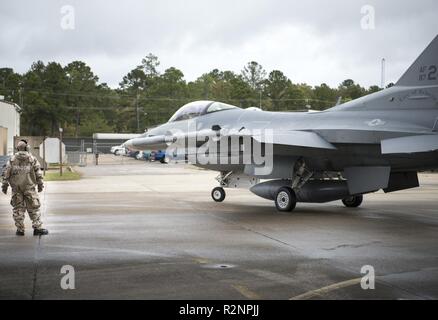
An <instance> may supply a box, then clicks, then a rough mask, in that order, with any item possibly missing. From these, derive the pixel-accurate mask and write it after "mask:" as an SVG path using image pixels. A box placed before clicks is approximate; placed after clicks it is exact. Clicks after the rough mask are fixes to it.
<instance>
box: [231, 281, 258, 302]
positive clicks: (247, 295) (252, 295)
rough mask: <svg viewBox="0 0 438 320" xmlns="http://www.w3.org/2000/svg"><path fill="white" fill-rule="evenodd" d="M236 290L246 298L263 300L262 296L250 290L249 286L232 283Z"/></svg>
mask: <svg viewBox="0 0 438 320" xmlns="http://www.w3.org/2000/svg"><path fill="white" fill-rule="evenodd" d="M231 286H232V287H233V288H234V289H235V290H237V291H238V292H239V293H240V294H241V295H243V296H244V297H245V298H248V299H251V300H261V299H262V298H261V297H260V296H259V295H258V294H257V293H255V292H254V291H252V290H250V289H249V288H247V287H245V286H242V285H239V284H232V285H231Z"/></svg>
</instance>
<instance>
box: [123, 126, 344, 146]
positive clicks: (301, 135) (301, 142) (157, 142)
mask: <svg viewBox="0 0 438 320" xmlns="http://www.w3.org/2000/svg"><path fill="white" fill-rule="evenodd" d="M197 134H200V135H199V137H205V136H213V137H215V138H217V139H222V138H226V137H232V136H250V137H252V138H253V139H254V140H256V141H257V142H259V143H267V144H273V145H283V146H290V147H306V148H315V149H329V150H335V149H336V147H335V146H334V145H332V144H331V143H330V142H328V141H327V140H325V139H323V138H322V137H321V136H320V135H318V134H317V133H315V132H310V131H295V130H290V131H281V132H275V131H273V132H272V134H269V133H265V134H263V135H257V134H255V135H252V134H250V133H248V132H247V131H243V132H235V131H234V132H229V133H225V134H219V133H217V132H214V131H210V130H205V131H201V132H198V133H196V132H194V133H189V134H187V135H159V136H151V137H143V138H135V139H132V140H130V141H128V142H127V143H125V145H126V146H127V147H128V148H133V149H138V150H142V149H143V150H145V149H165V148H167V147H168V146H170V145H171V144H172V143H173V142H175V141H177V140H178V141H181V138H195V137H196V135H197Z"/></svg>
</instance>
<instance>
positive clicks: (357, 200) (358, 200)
mask: <svg viewBox="0 0 438 320" xmlns="http://www.w3.org/2000/svg"><path fill="white" fill-rule="evenodd" d="M362 201H363V195H359V196H351V197H348V198H345V199H342V203H343V204H344V206H346V207H347V208H357V207H359V206H360V205H361V204H362Z"/></svg>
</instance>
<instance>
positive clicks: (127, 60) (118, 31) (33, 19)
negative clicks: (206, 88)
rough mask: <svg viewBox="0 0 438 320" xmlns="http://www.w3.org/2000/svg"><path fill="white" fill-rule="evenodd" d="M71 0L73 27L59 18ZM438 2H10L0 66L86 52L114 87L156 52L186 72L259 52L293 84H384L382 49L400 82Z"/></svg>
mask: <svg viewBox="0 0 438 320" xmlns="http://www.w3.org/2000/svg"><path fill="white" fill-rule="evenodd" d="M67 4H68V5H72V6H73V7H74V9H75V17H76V19H75V20H76V21H75V22H76V28H75V30H63V29H62V28H61V26H60V21H61V17H62V14H61V12H60V10H61V7H62V6H63V5H67ZM363 5H372V6H374V7H375V13H376V29H375V30H362V29H361V27H360V21H361V18H362V14H361V12H360V9H361V7H362V6H363ZM437 9H438V3H437V2H436V1H435V0H419V1H415V2H404V3H401V2H400V1H395V0H391V1H384V2H383V1H377V0H374V1H368V0H364V1H351V0H342V1H323V0H321V1H316V0H310V1H309V0H308V1H305V2H304V1H299V2H293V1H281V0H278V1H268V0H239V1H236V0H234V1H230V0H222V1H209V0H189V1H177V0H173V1H170V0H164V1H163V0H161V1H135V0H125V1H123V2H120V1H103V0H100V1H79V0H73V1H64V0H52V1H45V2H41V1H25V0H19V1H13V2H12V1H11V2H7V3H2V7H1V12H0V30H1V32H0V66H10V67H13V68H14V69H16V70H17V71H19V72H24V71H26V70H27V69H28V68H29V66H30V64H31V63H32V62H33V61H36V60H43V61H45V62H47V61H60V62H61V63H68V62H70V61H72V60H77V59H79V60H83V61H85V62H86V63H88V64H89V65H90V66H91V67H92V68H93V70H94V71H95V72H96V74H97V75H98V76H99V77H100V80H101V81H103V82H107V83H109V84H110V85H112V86H117V84H118V82H119V81H120V80H121V79H122V77H123V75H125V74H126V73H127V72H128V71H129V70H131V69H132V68H134V67H135V66H136V65H138V64H139V63H140V61H141V58H142V57H143V56H144V55H146V54H147V53H149V52H153V53H155V54H156V55H158V56H159V58H160V60H161V62H162V66H161V67H162V69H165V68H167V67H170V66H175V67H177V68H180V69H181V70H182V71H183V72H184V74H185V75H186V79H187V80H194V79H195V78H196V77H198V76H199V75H201V73H203V72H207V71H209V70H211V69H213V68H219V69H230V70H234V71H236V72H239V71H240V70H241V69H242V67H243V65H244V64H245V63H246V62H248V61H250V60H256V61H258V62H259V63H261V64H262V65H263V66H264V67H265V68H266V69H267V70H268V71H270V70H273V69H280V70H282V71H283V72H285V73H286V75H288V76H289V77H290V78H291V79H292V81H294V82H300V83H302V82H306V83H309V84H311V85H316V84H320V83H322V82H326V83H328V84H330V85H333V86H335V85H337V84H338V83H340V82H341V81H342V80H343V79H346V78H352V79H354V80H356V81H357V82H359V83H361V84H363V85H366V86H369V85H372V84H379V81H380V59H381V58H382V57H385V58H386V59H387V80H388V81H396V80H397V78H398V77H399V76H400V75H401V74H402V73H403V71H404V70H405V69H406V68H407V67H408V66H409V64H410V63H412V61H413V60H414V59H415V58H416V56H418V54H419V53H420V52H421V50H423V49H424V48H425V47H426V45H427V44H428V43H429V42H430V41H431V40H432V39H433V37H434V36H435V35H436V34H437V33H438V19H437V12H438V11H437Z"/></svg>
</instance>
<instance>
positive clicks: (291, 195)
mask: <svg viewBox="0 0 438 320" xmlns="http://www.w3.org/2000/svg"><path fill="white" fill-rule="evenodd" d="M274 202H275V206H276V207H277V210H278V211H281V212H290V211H292V210H293V209H295V207H296V205H297V197H296V195H295V191H293V190H292V188H290V187H281V188H280V189H278V191H277V195H276V196H275V199H274Z"/></svg>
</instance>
